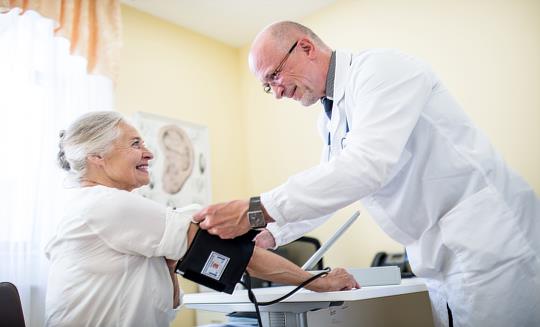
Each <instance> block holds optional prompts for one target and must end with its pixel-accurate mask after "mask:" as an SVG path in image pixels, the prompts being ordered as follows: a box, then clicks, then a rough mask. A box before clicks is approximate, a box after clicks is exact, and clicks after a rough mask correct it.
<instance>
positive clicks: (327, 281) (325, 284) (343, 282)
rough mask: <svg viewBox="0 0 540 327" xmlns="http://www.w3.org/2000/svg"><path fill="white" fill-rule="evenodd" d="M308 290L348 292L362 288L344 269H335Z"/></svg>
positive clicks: (317, 280) (309, 286)
mask: <svg viewBox="0 0 540 327" xmlns="http://www.w3.org/2000/svg"><path fill="white" fill-rule="evenodd" d="M306 288H307V289H308V290H311V291H315V292H332V291H348V290H352V289H353V288H360V284H358V282H357V281H356V279H354V277H353V275H351V274H349V273H348V272H347V270H345V269H343V268H334V269H332V271H330V272H329V273H328V275H326V276H324V277H321V278H318V279H315V280H314V281H313V282H311V283H309V284H308V285H307V286H306Z"/></svg>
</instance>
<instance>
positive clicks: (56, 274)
mask: <svg viewBox="0 0 540 327" xmlns="http://www.w3.org/2000/svg"><path fill="white" fill-rule="evenodd" d="M187 209H191V210H173V209H171V208H167V207H165V206H163V205H160V204H158V203H156V202H154V201H152V200H149V199H145V198H143V197H141V196H140V195H138V194H134V193H131V192H127V191H122V190H118V189H114V188H108V187H105V186H93V187H84V188H77V189H72V190H71V194H70V197H69V199H67V207H66V210H65V215H64V217H63V219H62V221H61V223H60V225H59V228H58V230H57V233H56V235H54V237H53V238H52V239H51V240H50V242H49V243H48V244H47V246H46V249H45V253H46V255H47V257H48V258H49V260H50V263H51V264H50V269H49V281H48V285H47V287H48V289H47V298H46V323H45V324H46V326H117V327H119V326H126V327H127V326H141V327H142V326H164V327H165V326H169V324H170V322H171V321H172V319H174V317H175V315H176V310H174V309H173V284H172V281H171V277H170V274H169V269H168V267H167V264H166V262H165V259H164V257H167V258H169V259H175V260H178V259H179V258H180V257H181V256H183V255H184V253H185V251H186V249H187V237H186V235H187V234H186V233H187V230H188V227H189V224H190V221H191V216H192V215H193V214H194V213H195V212H196V211H197V210H198V209H200V206H197V207H193V208H187Z"/></svg>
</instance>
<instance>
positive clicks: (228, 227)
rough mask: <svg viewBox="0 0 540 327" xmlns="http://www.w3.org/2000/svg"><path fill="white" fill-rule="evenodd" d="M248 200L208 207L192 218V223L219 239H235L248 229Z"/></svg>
mask: <svg viewBox="0 0 540 327" xmlns="http://www.w3.org/2000/svg"><path fill="white" fill-rule="evenodd" d="M248 207H249V201H248V200H235V201H230V202H223V203H218V204H213V205H210V206H208V207H206V208H204V209H203V210H201V211H199V212H198V213H196V214H195V215H194V216H193V221H194V222H197V223H199V227H200V228H202V229H206V230H207V231H208V232H209V233H210V234H214V235H218V236H219V237H221V238H224V239H228V238H235V237H236V236H240V235H243V234H245V233H247V232H248V231H249V229H250V225H249V221H248V219H247V210H248Z"/></svg>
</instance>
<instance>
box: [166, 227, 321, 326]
mask: <svg viewBox="0 0 540 327" xmlns="http://www.w3.org/2000/svg"><path fill="white" fill-rule="evenodd" d="M257 234H258V231H255V230H251V231H249V232H248V233H246V234H244V235H241V236H238V237H236V238H233V239H226V240H224V239H221V238H220V237H219V236H216V235H211V234H210V233H208V232H207V231H206V230H203V229H199V230H198V231H197V233H196V234H195V237H194V238H193V241H192V242H191V245H190V247H189V248H188V250H187V252H186V254H185V255H184V257H183V258H182V259H181V260H180V261H179V262H178V264H177V265H176V273H178V274H180V275H182V276H183V277H184V278H186V279H189V280H191V281H193V282H195V283H198V284H201V285H204V286H206V287H209V288H211V289H214V290H216V291H219V292H225V293H229V294H232V293H233V291H234V288H235V286H236V284H237V283H240V284H242V285H243V286H244V287H245V288H246V289H247V291H248V296H249V299H250V301H251V302H252V303H253V304H254V306H255V311H256V313H257V319H258V321H259V325H260V326H262V324H261V318H260V312H259V306H265V305H271V304H274V303H278V302H280V301H282V300H284V299H286V298H287V297H289V296H291V295H292V294H294V293H295V292H296V291H298V290H299V289H300V288H302V287H304V286H305V285H307V284H309V283H311V282H312V281H313V280H315V279H317V278H319V277H321V276H324V275H326V274H328V272H329V271H330V270H329V269H326V270H324V271H322V272H320V273H318V274H316V275H313V276H312V277H311V278H309V279H308V280H306V281H305V282H303V283H302V284H301V285H300V286H298V287H296V288H295V289H293V290H292V291H291V292H289V293H287V294H285V295H284V296H282V297H280V298H278V299H276V300H274V301H269V302H258V301H257V299H256V298H255V295H254V294H253V292H252V290H251V280H250V276H249V274H248V273H247V272H246V267H247V265H248V263H249V261H250V259H251V256H252V255H253V250H254V247H255V242H254V238H255V236H256V235H257ZM244 272H245V273H246V277H245V279H244V281H241V279H242V276H243V274H244Z"/></svg>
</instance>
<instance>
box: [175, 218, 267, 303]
mask: <svg viewBox="0 0 540 327" xmlns="http://www.w3.org/2000/svg"><path fill="white" fill-rule="evenodd" d="M257 234H258V231H253V230H252V231H249V232H248V233H246V234H244V235H241V236H238V237H236V238H233V239H228V240H224V239H221V238H220V237H219V236H216V235H211V234H209V233H208V232H207V231H206V230H203V229H199V230H198V231H197V233H196V234H195V237H194V238H193V241H192V242H191V245H190V247H189V249H188V250H187V251H186V254H185V255H184V257H183V258H182V259H181V260H180V261H179V262H178V264H177V265H176V273H178V274H181V275H182V276H183V277H184V278H186V279H189V280H191V281H193V282H195V283H198V284H201V285H204V286H206V287H209V288H211V289H214V290H216V291H219V292H225V293H229V294H232V292H233V291H234V287H235V285H236V283H238V282H239V281H240V279H241V278H242V275H243V273H244V271H245V270H246V267H247V265H248V263H249V260H250V259H251V256H252V255H253V248H254V247H255V242H254V241H253V239H254V238H255V236H256V235H257Z"/></svg>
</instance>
